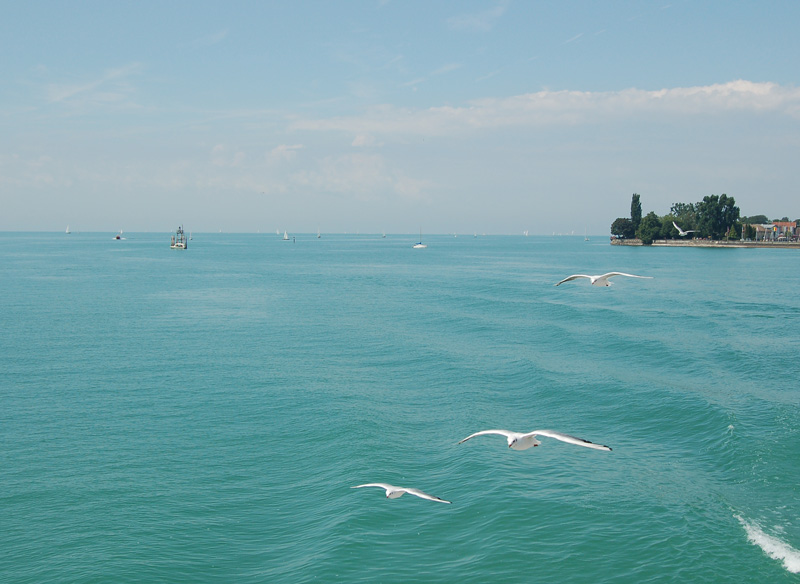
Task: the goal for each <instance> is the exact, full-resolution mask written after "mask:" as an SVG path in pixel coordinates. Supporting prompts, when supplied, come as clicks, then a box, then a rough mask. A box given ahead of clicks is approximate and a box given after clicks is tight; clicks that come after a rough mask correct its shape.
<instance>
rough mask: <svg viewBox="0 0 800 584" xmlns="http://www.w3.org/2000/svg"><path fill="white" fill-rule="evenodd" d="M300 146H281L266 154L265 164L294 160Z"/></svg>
mask: <svg viewBox="0 0 800 584" xmlns="http://www.w3.org/2000/svg"><path fill="white" fill-rule="evenodd" d="M302 147H303V145H302V144H292V145H289V144H281V145H280V146H276V147H275V148H273V149H272V150H270V151H269V152H268V153H267V162H274V161H289V160H294V159H295V157H296V156H297V151H298V150H300V149H301V148H302Z"/></svg>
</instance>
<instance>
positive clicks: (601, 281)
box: [556, 272, 652, 286]
mask: <svg viewBox="0 0 800 584" xmlns="http://www.w3.org/2000/svg"><path fill="white" fill-rule="evenodd" d="M612 276H627V277H628V278H652V276H636V275H634V274H624V273H623V272H609V273H607V274H603V275H601V276H587V275H585V274H573V275H572V276H569V277H567V278H564V279H563V280H561V281H560V282H559V283H558V284H556V286H560V285H561V284H563V283H564V282H569V281H570V280H577V279H578V278H589V281H590V282H591V284H592V286H611V282H609V281H608V279H609V278H610V277H612Z"/></svg>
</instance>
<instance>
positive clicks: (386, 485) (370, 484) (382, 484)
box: [350, 483, 397, 491]
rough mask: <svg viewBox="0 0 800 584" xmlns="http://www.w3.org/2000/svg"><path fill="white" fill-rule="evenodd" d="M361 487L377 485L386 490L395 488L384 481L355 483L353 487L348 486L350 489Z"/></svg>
mask: <svg viewBox="0 0 800 584" xmlns="http://www.w3.org/2000/svg"><path fill="white" fill-rule="evenodd" d="M361 487H379V488H381V489H384V490H386V491H388V490H389V489H396V488H397V487H395V486H394V485H389V484H386V483H367V484H365V485H356V486H355V487H350V488H351V489H360V488H361Z"/></svg>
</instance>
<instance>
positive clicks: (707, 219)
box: [695, 194, 739, 239]
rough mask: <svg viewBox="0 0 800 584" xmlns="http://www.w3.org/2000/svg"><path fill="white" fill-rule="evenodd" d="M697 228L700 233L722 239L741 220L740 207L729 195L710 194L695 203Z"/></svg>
mask: <svg viewBox="0 0 800 584" xmlns="http://www.w3.org/2000/svg"><path fill="white" fill-rule="evenodd" d="M695 209H696V212H697V228H698V230H699V231H700V235H701V236H703V237H710V238H711V239H722V237H723V236H724V235H725V234H726V233H727V232H728V230H729V229H730V228H731V227H732V226H733V224H734V223H736V222H737V221H738V220H739V207H737V206H736V201H734V199H733V197H729V196H728V195H725V194H723V195H720V196H717V195H709V196H705V197H703V200H702V201H700V202H699V203H697V205H695Z"/></svg>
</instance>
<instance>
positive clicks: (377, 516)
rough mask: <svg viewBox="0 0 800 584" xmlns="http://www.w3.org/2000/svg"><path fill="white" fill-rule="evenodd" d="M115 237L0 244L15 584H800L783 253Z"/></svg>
mask: <svg viewBox="0 0 800 584" xmlns="http://www.w3.org/2000/svg"><path fill="white" fill-rule="evenodd" d="M126 236H127V239H126V240H122V241H113V240H112V239H111V237H112V234H75V233H73V234H71V235H64V234H38V233H37V234H15V233H2V234H0V270H1V271H2V278H0V308H2V311H1V312H0V324H1V325H2V330H3V334H2V335H0V445H1V446H2V448H0V477H1V478H2V490H0V511H2V519H1V520H0V524H1V525H0V575H2V580H3V581H4V582H15V583H16V582H48V581H50V582H55V581H58V582H111V581H113V582H190V581H191V582H312V581H317V582H459V583H462V582H476V583H477V582H586V583H598V582H608V583H611V582H613V583H626V582H630V583H641V582H674V581H684V582H689V581H691V582H732V581H736V582H755V581H763V582H798V581H800V575H798V573H800V552H798V549H800V497H798V495H799V494H800V486H799V485H800V464H798V463H799V462H800V441H798V438H800V436H799V434H800V432H799V431H798V429H799V428H800V394H799V393H798V379H800V359H798V347H799V346H800V343H798V340H797V339H798V337H797V329H798V324H800V296H798V293H797V291H798V288H800V270H798V267H800V253H799V252H798V251H797V250H768V249H755V250H742V249H679V248H676V249H644V248H630V247H612V246H610V245H608V240H607V238H600V237H596V238H593V240H592V241H590V242H585V241H583V237H528V238H525V237H500V236H497V237H491V236H489V237H478V238H473V237H471V236H470V237H464V236H462V237H459V238H454V237H452V236H449V237H444V236H438V237H437V236H431V237H426V238H425V239H426V243H428V245H429V247H428V249H426V250H413V249H411V245H412V243H413V242H414V241H416V239H417V237H416V236H414V235H409V236H388V237H386V238H385V239H383V238H380V237H379V236H344V235H338V236H334V235H331V236H323V238H322V239H317V238H316V236H315V235H314V236H312V235H306V236H297V241H296V243H287V242H283V241H280V240H279V239H278V238H277V237H275V236H268V235H256V234H252V235H230V234H198V235H197V236H196V237H194V239H193V241H192V242H190V247H189V249H188V250H187V251H185V252H183V251H174V250H170V249H169V246H168V242H169V235H164V234H126ZM611 270H619V271H625V272H632V273H635V274H642V275H647V276H652V277H653V279H652V280H634V279H626V278H616V279H614V280H613V282H614V285H613V286H611V287H609V288H597V287H592V286H589V285H588V282H587V281H578V282H569V283H566V284H563V285H561V286H559V287H555V286H554V284H555V283H556V282H558V281H559V280H560V279H561V278H563V277H565V276H567V275H569V274H572V273H589V274H597V273H603V272H606V271H611ZM489 428H506V429H510V430H516V431H530V430H534V429H538V428H551V429H555V430H560V431H563V432H569V433H571V434H575V435H577V436H580V437H582V438H585V439H588V440H591V441H594V442H599V443H601V444H608V445H609V446H611V447H612V448H613V451H612V452H602V451H597V450H590V449H586V448H578V447H575V446H572V445H569V444H564V443H562V442H558V441H554V440H552V439H547V438H543V439H542V440H543V444H542V446H541V447H539V448H536V449H531V450H527V451H523V452H518V451H513V450H510V449H508V448H507V447H506V444H505V441H504V440H503V438H501V437H498V436H486V437H478V438H475V439H473V440H470V441H469V442H466V443H464V444H461V445H457V442H458V441H459V440H460V439H461V438H464V437H465V436H467V435H469V434H471V433H473V432H476V431H478V430H483V429H489ZM366 482H388V483H392V484H396V485H401V486H408V487H416V488H419V489H422V490H424V491H426V492H429V493H432V494H434V495H437V496H439V497H442V498H444V499H447V500H450V501H452V504H451V505H443V504H439V503H435V502H431V501H425V500H423V499H419V498H416V497H413V496H411V495H406V496H404V497H402V498H400V499H395V500H389V499H386V498H385V497H384V493H383V491H380V490H378V489H358V490H353V489H351V488H350V487H352V486H354V485H358V484H361V483H366Z"/></svg>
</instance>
